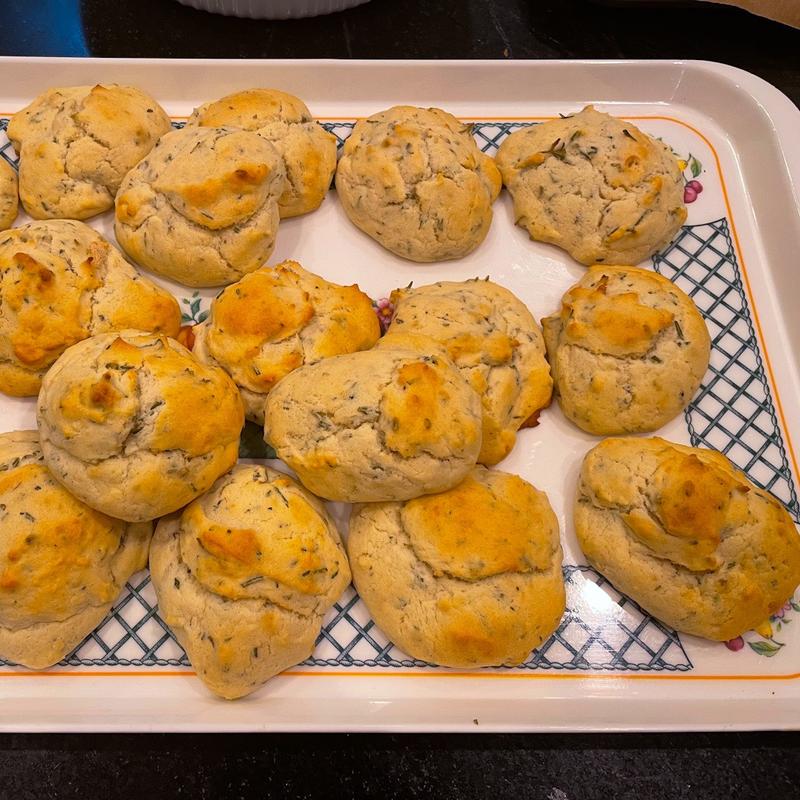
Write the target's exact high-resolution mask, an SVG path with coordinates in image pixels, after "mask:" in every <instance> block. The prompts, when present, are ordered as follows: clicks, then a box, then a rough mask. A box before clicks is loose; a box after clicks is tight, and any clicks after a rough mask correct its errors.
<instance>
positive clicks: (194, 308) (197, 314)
mask: <svg viewBox="0 0 800 800" xmlns="http://www.w3.org/2000/svg"><path fill="white" fill-rule="evenodd" d="M202 302H203V298H202V297H200V292H195V293H194V294H193V295H192V296H191V297H184V298H182V300H181V304H182V305H185V306H187V308H188V309H189V310H188V312H187V311H184V310H181V322H182V323H183V324H184V325H199V324H200V323H201V322H205V320H206V317H207V316H208V309H205V310H204V311H201V310H200V303H202Z"/></svg>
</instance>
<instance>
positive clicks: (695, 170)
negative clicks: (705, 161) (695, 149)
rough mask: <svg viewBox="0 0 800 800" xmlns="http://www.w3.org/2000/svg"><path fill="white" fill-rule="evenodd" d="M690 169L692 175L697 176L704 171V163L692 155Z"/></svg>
mask: <svg viewBox="0 0 800 800" xmlns="http://www.w3.org/2000/svg"><path fill="white" fill-rule="evenodd" d="M689 169H690V170H691V171H692V177H693V178H696V177H697V176H698V175H699V174H700V173H701V172H702V171H703V165H702V164H701V163H700V162H699V161H698V160H697V159H696V158H695V157H694V156H692V157H691V158H690V159H689Z"/></svg>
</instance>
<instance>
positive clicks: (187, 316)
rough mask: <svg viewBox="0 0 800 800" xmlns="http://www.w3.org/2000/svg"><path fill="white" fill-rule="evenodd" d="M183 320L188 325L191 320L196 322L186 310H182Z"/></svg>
mask: <svg viewBox="0 0 800 800" xmlns="http://www.w3.org/2000/svg"><path fill="white" fill-rule="evenodd" d="M181 322H182V323H183V324H184V325H188V324H189V323H190V322H194V320H193V319H192V318H191V317H190V316H189V315H188V314H187V313H186V312H185V311H183V312H181Z"/></svg>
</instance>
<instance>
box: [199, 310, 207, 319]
mask: <svg viewBox="0 0 800 800" xmlns="http://www.w3.org/2000/svg"><path fill="white" fill-rule="evenodd" d="M207 318H208V309H206V310H205V311H201V312H200V316H198V317H197V321H198V322H205V321H206V319H207Z"/></svg>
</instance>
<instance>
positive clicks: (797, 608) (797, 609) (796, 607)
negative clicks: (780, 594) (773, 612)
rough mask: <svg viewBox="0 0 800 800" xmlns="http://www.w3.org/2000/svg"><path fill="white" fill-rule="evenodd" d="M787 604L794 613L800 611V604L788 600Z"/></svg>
mask: <svg viewBox="0 0 800 800" xmlns="http://www.w3.org/2000/svg"><path fill="white" fill-rule="evenodd" d="M789 603H790V604H791V606H792V608H793V609H794V610H795V611H800V603H798V602H797V600H790V601H789Z"/></svg>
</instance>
